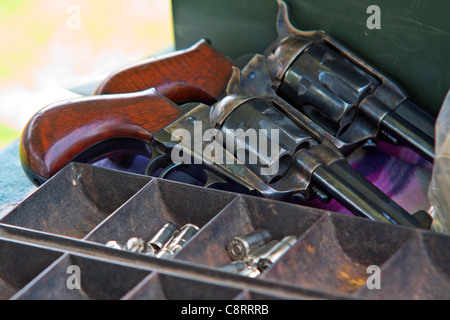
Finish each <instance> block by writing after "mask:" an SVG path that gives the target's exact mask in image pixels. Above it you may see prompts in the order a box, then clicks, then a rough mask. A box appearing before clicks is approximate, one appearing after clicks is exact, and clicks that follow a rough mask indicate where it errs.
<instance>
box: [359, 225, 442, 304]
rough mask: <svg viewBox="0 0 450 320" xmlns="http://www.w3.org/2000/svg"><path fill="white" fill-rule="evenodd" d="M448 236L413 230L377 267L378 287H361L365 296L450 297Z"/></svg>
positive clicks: (392, 297)
mask: <svg viewBox="0 0 450 320" xmlns="http://www.w3.org/2000/svg"><path fill="white" fill-rule="evenodd" d="M449 247H450V239H449V237H447V236H444V235H441V234H436V233H431V232H424V233H422V234H421V233H417V234H416V235H415V236H414V237H413V238H412V239H411V240H410V241H408V243H407V244H406V245H405V246H404V247H403V248H402V249H401V250H400V251H399V252H398V253H397V254H396V255H395V256H393V257H392V259H390V260H389V261H388V262H386V264H385V265H384V266H383V267H382V268H381V281H380V283H381V289H379V290H377V289H372V290H370V289H368V288H362V289H361V290H360V292H358V293H357V296H358V297H362V298H365V299H405V300H414V299H417V300H423V299H429V300H437V299H439V300H441V299H442V300H448V299H450V250H448V248H449Z"/></svg>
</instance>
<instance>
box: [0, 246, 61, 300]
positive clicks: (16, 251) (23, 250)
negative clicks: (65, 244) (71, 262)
mask: <svg viewBox="0 0 450 320" xmlns="http://www.w3.org/2000/svg"><path fill="white" fill-rule="evenodd" d="M62 255H63V253H62V252H58V251H54V250H47V249H44V248H41V247H36V246H31V245H26V244H22V243H18V242H15V241H10V240H4V239H1V240H0V256H1V259H0V299H1V300H5V299H9V298H11V297H12V296H13V295H14V294H15V293H16V292H18V291H19V290H20V289H22V288H23V287H25V286H26V285H27V284H28V283H29V282H30V281H31V280H33V279H34V278H35V277H36V276H37V275H38V274H39V273H41V272H42V271H43V270H45V269H46V268H47V267H48V266H49V265H51V264H52V263H53V262H54V261H56V260H57V259H58V258H59V257H60V256H62Z"/></svg>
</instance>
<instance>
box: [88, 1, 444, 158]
mask: <svg viewBox="0 0 450 320" xmlns="http://www.w3.org/2000/svg"><path fill="white" fill-rule="evenodd" d="M278 4H279V13H278V22H277V29H278V34H279V37H278V39H277V40H276V41H275V42H273V43H272V44H271V45H270V46H269V47H268V48H267V49H266V51H265V52H264V54H254V55H252V54H250V55H245V56H243V57H241V58H239V59H238V60H237V61H232V60H230V59H228V60H227V59H225V58H224V61H225V63H224V64H222V63H220V64H217V65H216V67H217V68H221V67H222V66H223V65H226V68H229V67H230V66H238V67H240V68H241V69H242V74H243V77H242V83H241V85H242V87H243V88H244V89H245V91H247V92H250V93H253V94H256V95H262V96H274V97H279V98H282V99H283V100H285V101H286V102H288V103H290V104H292V105H293V106H294V107H295V108H296V109H297V110H300V111H301V113H302V114H303V115H305V117H307V118H308V120H309V122H310V124H311V125H312V126H314V127H315V129H316V130H317V131H320V132H321V134H322V135H324V136H325V137H326V138H327V139H329V140H330V141H332V143H334V144H335V146H336V147H337V148H338V149H339V150H340V151H341V152H343V153H344V154H345V155H348V154H349V153H351V152H352V151H353V150H354V149H355V148H357V147H358V146H361V145H364V144H367V145H373V144H374V143H375V142H376V141H377V140H380V139H382V140H384V141H387V142H389V143H391V144H393V145H403V146H406V147H409V148H411V149H412V150H414V151H416V152H417V153H418V154H420V155H421V156H422V157H424V158H425V159H427V160H429V161H431V162H432V161H433V160H434V157H435V153H434V126H435V119H434V118H433V117H432V116H430V115H429V114H428V113H426V112H425V111H423V110H422V109H421V108H420V107H418V106H417V105H416V104H414V103H413V102H412V101H411V100H410V99H409V98H408V96H407V94H406V93H405V92H404V91H403V90H402V89H401V88H400V87H399V86H398V85H397V84H395V83H394V82H393V81H392V80H391V79H389V78H388V77H387V76H386V75H384V74H383V73H381V72H380V71H378V70H376V69H375V68H373V67H371V66H370V65H369V64H368V63H366V62H365V61H364V60H363V59H361V58H359V57H357V55H356V54H354V53H352V52H351V51H349V50H348V49H347V48H345V47H344V46H343V45H342V44H340V43H339V42H337V41H336V40H334V39H332V38H331V37H330V36H328V35H327V34H326V33H325V32H323V31H309V32H305V31H301V30H298V29H296V28H295V27H294V26H293V25H292V24H291V22H290V21H289V15H288V8H287V5H286V3H285V2H284V1H282V0H278ZM186 59H190V57H188V56H187V55H186ZM192 61H193V62H194V59H192ZM208 62H209V60H205V61H204V62H203V63H201V65H202V66H203V67H206V68H207V69H211V68H210V66H209V65H208ZM155 63H156V61H148V60H147V61H145V60H143V61H141V62H139V63H138V64H137V65H135V66H132V67H129V68H124V69H122V70H118V71H117V72H115V73H113V74H112V75H111V76H110V77H108V78H107V79H105V81H104V82H103V83H102V84H101V85H100V87H99V88H98V90H97V91H96V93H97V94H111V93H125V92H135V91H141V90H145V89H147V88H150V87H152V86H154V87H157V86H160V84H161V83H162V82H163V81H165V80H159V79H155V78H154V77H149V76H148V75H147V74H142V72H141V71H139V70H141V69H146V68H150V67H152V68H154V67H155ZM196 63H197V62H195V64H196ZM188 66H189V64H188ZM219 77H220V73H217V74H214V75H212V78H211V79H214V82H216V81H218V80H219ZM175 78H177V79H178V80H177V83H181V82H183V81H186V82H189V86H191V87H196V88H200V87H202V86H203V84H201V83H200V82H199V81H200V80H201V78H199V77H197V76H196V72H193V71H191V70H189V71H187V72H186V73H183V75H176V76H175ZM137 79H138V80H137ZM128 83H129V84H128ZM136 83H138V84H139V85H136ZM226 83H227V82H226V81H225V82H224V81H221V85H223V87H222V90H220V89H219V87H220V85H219V86H218V87H216V89H217V90H216V91H215V92H214V93H213V94H210V95H209V97H210V98H219V97H223V92H224V90H225V88H226ZM192 84H195V85H192ZM163 94H164V92H163ZM169 98H170V97H169ZM172 100H173V101H175V102H178V101H176V100H174V99H172Z"/></svg>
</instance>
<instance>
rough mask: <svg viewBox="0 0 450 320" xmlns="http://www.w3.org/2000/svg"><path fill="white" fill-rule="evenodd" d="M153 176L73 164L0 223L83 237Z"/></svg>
mask: <svg viewBox="0 0 450 320" xmlns="http://www.w3.org/2000/svg"><path fill="white" fill-rule="evenodd" d="M151 180H152V178H150V177H146V176H140V175H135V174H129V173H124V172H120V171H115V170H110V169H104V168H99V167H94V166H89V165H84V164H77V163H72V164H70V165H68V166H66V167H65V168H64V169H63V170H61V171H60V172H59V173H58V174H57V175H55V176H54V177H53V178H52V179H50V180H49V181H47V182H46V183H45V184H44V185H42V187H41V188H39V189H37V190H36V191H35V192H34V193H33V194H31V195H30V196H29V197H28V198H27V199H25V200H24V201H23V202H22V203H20V204H19V205H18V206H17V207H16V208H15V209H14V210H12V211H11V212H9V214H8V215H6V216H5V217H4V218H3V219H2V220H1V223H5V224H11V225H16V226H20V227H24V228H29V229H34V230H39V231H45V232H49V233H53V234H59V235H64V236H69V237H74V238H82V237H84V236H85V235H86V234H88V233H89V231H91V230H92V229H93V228H95V226H96V225H98V224H99V223H100V222H101V221H102V220H104V219H105V218H106V217H107V216H108V215H110V214H111V213H112V212H114V211H115V210H116V209H117V208H118V207H120V206H121V205H122V204H123V203H124V202H125V201H127V200H128V199H129V198H131V197H132V196H133V195H134V194H135V193H136V192H138V191H139V190H140V189H141V188H142V187H143V186H144V185H145V184H147V183H148V182H149V181H151Z"/></svg>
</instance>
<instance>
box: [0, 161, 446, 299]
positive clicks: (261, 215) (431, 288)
mask: <svg viewBox="0 0 450 320" xmlns="http://www.w3.org/2000/svg"><path fill="white" fill-rule="evenodd" d="M0 216H2V218H1V220H0V254H1V257H2V258H1V260H0V298H1V299H27V300H28V299H124V300H134V299H154V300H161V299H164V300H203V299H208V300H232V299H234V300H252V299H257V300H261V299H449V298H450V250H448V248H449V247H450V237H448V236H446V235H442V234H437V233H434V232H431V231H424V230H418V229H417V230H416V229H409V228H405V227H399V226H393V225H388V224H383V223H377V222H372V221H369V220H367V219H364V218H357V217H351V216H346V215H343V214H339V213H333V212H328V211H323V210H318V209H313V208H309V207H304V206H299V205H294V204H288V203H283V202H279V201H273V200H268V199H262V198H258V197H252V196H247V195H241V194H236V193H231V192H226V191H219V190H212V189H205V188H200V187H196V186H192V185H188V184H183V183H179V182H173V181H168V180H161V179H158V178H153V177H148V176H142V175H136V174H131V173H126V172H121V171H116V170H111V169H105V168H101V167H97V166H92V165H87V164H79V163H72V164H70V165H68V166H67V167H66V168H64V169H63V170H61V171H60V172H59V173H58V174H57V175H55V176H54V177H53V178H52V179H50V180H49V181H47V182H46V183H45V184H44V185H42V186H41V187H40V188H39V189H37V190H36V191H35V192H34V193H33V194H31V195H30V196H29V197H28V198H27V199H25V200H24V201H22V202H21V203H19V204H18V205H17V206H15V207H14V208H9V209H8V212H3V214H2V213H0ZM168 221H171V222H173V223H176V224H178V225H180V226H181V225H184V224H186V223H192V224H195V225H197V226H198V227H199V228H200V229H199V231H198V232H197V233H196V234H195V235H194V237H193V238H191V239H190V240H189V241H188V242H187V243H186V245H185V246H184V247H183V249H182V250H181V251H179V252H178V253H176V254H175V255H174V256H173V257H171V258H169V259H167V258H156V257H153V256H147V255H144V254H141V253H133V252H130V251H125V250H117V249H114V248H109V247H107V246H105V243H106V242H107V241H109V240H117V241H119V242H126V241H127V239H129V238H131V237H141V238H143V239H146V240H148V239H149V238H150V237H151V236H152V235H154V234H155V233H156V232H157V231H158V230H159V228H160V227H161V226H162V225H163V224H164V223H166V222H168ZM257 229H267V230H270V231H271V233H272V234H273V235H274V237H275V238H277V239H281V238H283V237H284V236H287V235H294V236H296V237H297V241H296V242H295V244H294V245H293V246H292V247H291V248H290V249H289V250H288V251H287V252H286V253H285V254H284V255H283V256H282V257H281V259H280V260H278V261H277V262H276V263H275V264H274V265H272V267H270V268H269V269H268V270H266V271H265V272H264V273H262V274H261V275H260V276H258V277H256V278H250V277H246V276H241V275H238V274H234V273H231V272H226V271H223V270H220V269H218V266H220V265H223V264H225V263H227V262H230V261H231V260H230V258H229V256H228V255H227V252H226V250H225V247H226V244H227V243H228V242H229V241H230V240H231V239H232V238H233V237H235V236H241V235H244V234H247V233H249V232H252V231H255V230H257ZM373 265H375V266H378V267H379V268H380V274H381V289H369V288H368V287H367V285H366V283H367V281H368V278H369V276H370V275H371V274H370V273H368V267H369V266H373ZM69 266H77V267H78V268H79V270H80V273H81V288H80V289H71V288H69V286H68V284H67V281H68V278H69V277H70V275H71V274H70V273H68V270H69V269H68V267H69Z"/></svg>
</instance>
